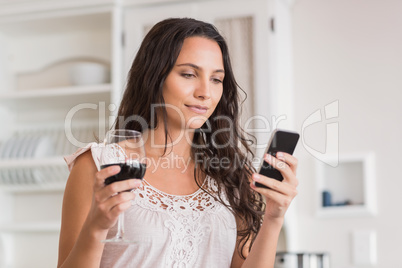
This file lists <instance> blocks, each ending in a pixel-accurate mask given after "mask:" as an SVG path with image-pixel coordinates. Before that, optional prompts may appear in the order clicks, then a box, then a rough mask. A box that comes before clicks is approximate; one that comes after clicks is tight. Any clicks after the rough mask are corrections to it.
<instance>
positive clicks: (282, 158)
mask: <svg viewBox="0 0 402 268" xmlns="http://www.w3.org/2000/svg"><path fill="white" fill-rule="evenodd" d="M276 157H277V158H278V159H280V160H282V161H285V154H284V153H282V152H277V153H276Z"/></svg>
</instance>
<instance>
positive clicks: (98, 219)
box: [87, 165, 142, 230]
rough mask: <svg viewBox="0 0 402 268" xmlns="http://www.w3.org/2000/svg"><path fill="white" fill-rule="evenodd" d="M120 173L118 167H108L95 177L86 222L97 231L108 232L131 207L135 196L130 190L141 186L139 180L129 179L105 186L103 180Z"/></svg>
mask: <svg viewBox="0 0 402 268" xmlns="http://www.w3.org/2000/svg"><path fill="white" fill-rule="evenodd" d="M119 172H120V167H119V166H117V165H116V166H110V167H107V168H104V169H101V170H100V171H98V172H97V173H96V175H95V184H94V194H93V198H92V205H91V209H90V211H89V214H88V219H87V221H90V224H91V225H92V226H94V227H95V228H96V229H97V230H108V229H110V228H111V227H112V226H114V225H115V224H116V222H117V219H118V216H119V214H120V213H122V212H123V211H125V210H127V209H128V208H129V207H130V206H131V200H133V199H134V198H135V194H134V193H133V192H131V191H130V190H132V189H135V188H137V187H139V186H140V185H141V183H142V182H141V180H138V179H130V180H123V181H117V182H113V183H111V184H109V185H107V186H105V179H106V178H108V177H110V176H113V175H116V174H117V173H119Z"/></svg>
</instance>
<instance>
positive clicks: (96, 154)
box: [64, 142, 100, 171]
mask: <svg viewBox="0 0 402 268" xmlns="http://www.w3.org/2000/svg"><path fill="white" fill-rule="evenodd" d="M99 158H100V147H99V144H98V143H96V142H92V143H89V144H87V145H86V146H85V147H83V148H79V149H78V150H77V151H75V152H74V153H73V154H71V155H68V156H65V157H64V160H65V161H66V163H67V166H68V169H69V170H70V171H71V170H72V169H73V167H74V165H76V164H77V161H80V162H81V161H85V162H86V163H87V164H95V166H96V168H97V169H98V170H99V169H100V166H99Z"/></svg>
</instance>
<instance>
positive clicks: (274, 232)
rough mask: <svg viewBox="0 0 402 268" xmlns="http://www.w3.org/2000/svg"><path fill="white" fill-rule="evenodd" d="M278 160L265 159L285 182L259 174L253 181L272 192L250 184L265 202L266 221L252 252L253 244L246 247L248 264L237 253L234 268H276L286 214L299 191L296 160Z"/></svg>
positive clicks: (284, 157)
mask: <svg viewBox="0 0 402 268" xmlns="http://www.w3.org/2000/svg"><path fill="white" fill-rule="evenodd" d="M277 157H278V158H275V157H271V156H269V155H266V156H265V161H267V162H268V163H269V164H271V165H272V166H273V167H275V168H276V169H278V170H279V171H280V172H281V173H282V175H283V177H284V180H283V181H282V182H280V181H277V180H274V179H271V178H268V177H265V176H262V175H260V174H253V177H252V178H253V180H254V181H258V182H259V183H262V184H264V185H266V186H268V187H269V188H270V189H265V188H259V187H255V186H254V184H253V182H251V183H250V186H251V188H253V189H254V190H255V191H257V192H259V193H261V194H262V195H263V196H264V197H265V199H266V209H265V215H264V221H263V223H262V226H261V229H260V231H259V233H258V234H257V237H256V239H255V241H254V244H253V246H252V248H251V251H250V252H249V250H248V249H249V245H250V242H251V241H248V243H247V244H246V246H245V247H244V250H243V254H244V256H246V260H244V259H242V258H241V257H240V255H239V253H238V251H237V250H236V251H235V253H234V255H233V259H232V266H231V267H232V268H238V267H242V268H247V267H252V268H258V267H261V268H268V267H274V262H275V255H276V248H277V243H278V238H279V233H280V231H281V228H282V225H283V222H284V216H285V212H286V211H287V209H288V207H289V205H290V203H291V202H292V200H293V198H294V197H295V196H296V195H297V190H296V187H297V185H298V180H297V178H296V169H297V159H296V158H295V157H293V156H292V155H290V154H286V153H278V154H277ZM238 224H239V222H238ZM236 246H237V245H236Z"/></svg>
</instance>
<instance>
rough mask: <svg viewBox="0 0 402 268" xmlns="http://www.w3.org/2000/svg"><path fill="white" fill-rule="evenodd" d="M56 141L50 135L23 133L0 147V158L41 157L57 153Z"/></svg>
mask: <svg viewBox="0 0 402 268" xmlns="http://www.w3.org/2000/svg"><path fill="white" fill-rule="evenodd" d="M54 148H55V145H54V141H53V139H52V138H51V137H50V136H41V135H32V136H31V135H23V136H15V137H12V138H10V139H9V140H7V141H6V142H5V143H4V144H3V146H1V147H0V158H2V159H15V158H41V157H47V156H52V155H54V153H55V150H54Z"/></svg>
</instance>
